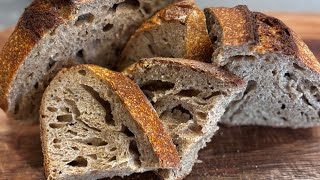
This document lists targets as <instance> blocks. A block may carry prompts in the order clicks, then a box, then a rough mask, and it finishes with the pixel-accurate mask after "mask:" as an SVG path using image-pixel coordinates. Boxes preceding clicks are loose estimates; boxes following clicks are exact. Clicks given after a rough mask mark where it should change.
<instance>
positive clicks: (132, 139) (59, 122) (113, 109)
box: [40, 65, 180, 180]
mask: <svg viewBox="0 0 320 180" xmlns="http://www.w3.org/2000/svg"><path fill="white" fill-rule="evenodd" d="M40 127H41V139H42V147H43V154H44V162H45V172H46V175H47V177H48V179H65V180H67V179H68V180H70V179H86V180H87V179H100V178H104V177H113V176H126V175H129V174H131V173H135V172H144V171H149V170H155V169H159V168H172V167H176V166H177V165H178V164H179V161H180V159H179V155H178V152H177V150H176V147H175V146H174V144H173V142H172V139H171V137H170V136H169V134H168V133H167V131H166V130H165V128H164V126H163V124H162V123H161V120H160V119H159V117H158V115H157V113H156V111H155V110H154V109H153V107H152V105H151V104H150V102H149V101H148V99H147V98H146V97H145V96H144V94H143V92H142V91H141V90H140V89H139V87H138V86H137V85H136V84H135V83H134V82H132V81H131V80H130V79H129V78H127V77H125V76H123V75H122V74H121V73H117V72H113V71H110V70H107V69H103V68H100V67H98V66H94V65H78V66H75V67H72V68H70V69H64V70H62V71H61V72H59V73H58V75H57V76H56V77H55V78H54V79H53V81H52V82H51V83H50V85H49V86H48V88H47V89H46V91H45V93H44V95H43V99H42V104H41V110H40Z"/></svg>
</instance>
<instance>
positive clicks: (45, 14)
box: [0, 0, 80, 111]
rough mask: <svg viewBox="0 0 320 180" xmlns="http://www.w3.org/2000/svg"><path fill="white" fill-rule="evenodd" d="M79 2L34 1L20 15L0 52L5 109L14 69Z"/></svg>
mask: <svg viewBox="0 0 320 180" xmlns="http://www.w3.org/2000/svg"><path fill="white" fill-rule="evenodd" d="M76 3H80V2H78V1H71V0H65V1H64V0H35V1H34V2H33V3H32V4H31V5H30V6H29V7H28V8H26V10H25V12H24V13H23V15H22V16H21V18H20V20H19V22H18V24H17V26H16V28H15V30H14V32H13V33H12V34H11V36H10V37H9V40H8V41H7V42H6V43H5V45H4V47H3V49H2V51H1V53H0V67H1V68H0V74H1V75H2V77H1V78H0V107H1V108H2V109H3V110H5V111H6V110H7V108H8V96H9V94H8V93H9V90H10V87H11V85H12V84H11V83H12V82H13V79H14V78H15V75H16V72H17V71H18V69H19V67H20V65H21V64H22V63H23V61H24V59H25V58H26V57H27V56H28V55H29V53H30V52H31V50H32V49H33V48H34V47H35V45H36V44H37V43H38V42H39V41H40V39H41V38H42V37H43V36H45V34H48V33H51V32H52V31H54V29H55V28H56V27H58V26H59V25H60V24H62V23H64V22H65V21H66V20H68V19H70V16H71V15H72V12H73V11H74V10H75V8H76Z"/></svg>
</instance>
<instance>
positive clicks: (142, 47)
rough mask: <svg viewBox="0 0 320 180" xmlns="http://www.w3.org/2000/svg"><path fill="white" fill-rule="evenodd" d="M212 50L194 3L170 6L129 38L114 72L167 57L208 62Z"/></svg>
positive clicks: (204, 22)
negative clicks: (143, 59) (143, 61)
mask: <svg viewBox="0 0 320 180" xmlns="http://www.w3.org/2000/svg"><path fill="white" fill-rule="evenodd" d="M212 53H213V47H212V44H211V41H210V38H209V35H208V31H207V28H206V19H205V16H204V13H203V11H202V10H200V9H199V8H197V7H196V6H195V4H194V3H190V2H188V1H181V2H177V3H174V4H172V5H170V6H168V7H166V8H164V9H162V10H161V11H159V12H158V13H156V14H155V15H154V16H153V17H152V18H150V19H148V20H146V21H145V22H144V23H143V24H142V25H141V26H140V28H139V29H138V30H137V31H136V32H135V33H134V34H133V35H132V36H131V38H130V40H129V41H128V43H127V45H126V46H125V48H124V50H123V52H122V54H121V56H122V57H121V61H120V62H119V65H118V66H119V67H118V69H120V70H121V69H124V68H125V67H128V66H129V65H131V64H133V63H135V62H137V61H139V60H140V59H142V58H151V57H170V58H186V59H193V60H198V61H204V62H210V61H211V56H212Z"/></svg>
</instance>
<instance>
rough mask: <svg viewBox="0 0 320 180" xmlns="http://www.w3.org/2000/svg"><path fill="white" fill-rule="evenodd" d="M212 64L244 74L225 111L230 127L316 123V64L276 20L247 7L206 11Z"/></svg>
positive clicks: (319, 107)
mask: <svg viewBox="0 0 320 180" xmlns="http://www.w3.org/2000/svg"><path fill="white" fill-rule="evenodd" d="M205 14H206V17H207V25H208V28H209V33H210V36H211V38H212V41H213V43H214V44H215V47H218V48H217V49H215V52H214V54H213V55H214V57H213V62H214V63H215V64H217V65H219V66H222V67H223V68H224V69H226V70H229V71H230V72H232V73H234V74H236V75H238V76H240V77H242V78H244V80H245V81H246V82H247V84H248V85H247V89H246V91H245V92H244V94H242V96H240V97H239V98H238V99H236V101H234V102H233V103H232V104H231V105H230V107H229V108H228V109H227V111H226V114H225V115H224V116H223V117H222V121H223V122H224V123H226V124H230V125H267V126H276V127H291V128H306V127H312V126H316V125H320V64H319V62H318V61H317V59H316V58H315V57H314V55H313V54H312V52H311V51H310V50H309V49H308V47H307V46H306V45H305V44H304V43H303V42H302V41H301V40H300V39H299V38H298V37H297V35H296V34H295V33H294V32H293V31H292V30H291V29H289V28H288V27H287V26H286V25H285V24H283V23H282V22H281V21H280V20H278V19H276V18H273V17H269V16H267V15H264V14H262V13H257V12H251V11H249V10H248V8H247V7H246V6H237V7H235V8H208V9H205Z"/></svg>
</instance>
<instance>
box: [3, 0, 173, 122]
mask: <svg viewBox="0 0 320 180" xmlns="http://www.w3.org/2000/svg"><path fill="white" fill-rule="evenodd" d="M173 1H174V0H165V1H163V0H90V1H85V0H35V1H34V2H32V4H31V5H30V6H29V7H27V8H26V10H25V12H24V13H23V15H22V16H21V18H20V20H19V22H18V24H17V26H16V28H15V30H14V32H13V34H12V35H11V37H10V38H9V40H8V41H7V42H6V44H5V45H4V47H3V50H2V52H1V53H0V67H1V68H0V76H1V78H0V107H1V108H2V109H3V110H5V111H6V112H7V113H8V114H9V115H10V116H11V117H13V118H15V119H23V120H27V119H31V120H34V119H37V118H38V114H39V113H38V111H39V104H40V101H41V96H42V93H43V91H44V89H45V88H46V87H47V85H48V84H49V82H50V80H51V79H52V78H53V77H54V76H55V75H56V73H57V72H58V71H59V70H60V69H61V68H62V67H68V66H71V65H73V64H79V63H80V64H84V63H85V64H86V63H89V64H97V65H100V66H103V67H109V68H113V67H114V66H115V64H116V63H117V59H118V55H119V54H120V53H119V52H121V50H122V48H123V47H124V45H125V43H126V42H127V41H128V39H129V37H130V35H131V34H132V33H133V32H134V31H135V30H136V29H137V28H138V27H139V26H140V24H141V23H142V22H143V20H144V19H146V18H148V17H150V16H151V15H153V14H154V12H155V11H157V10H159V9H161V8H163V7H165V6H167V5H168V4H170V3H171V2H173Z"/></svg>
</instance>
